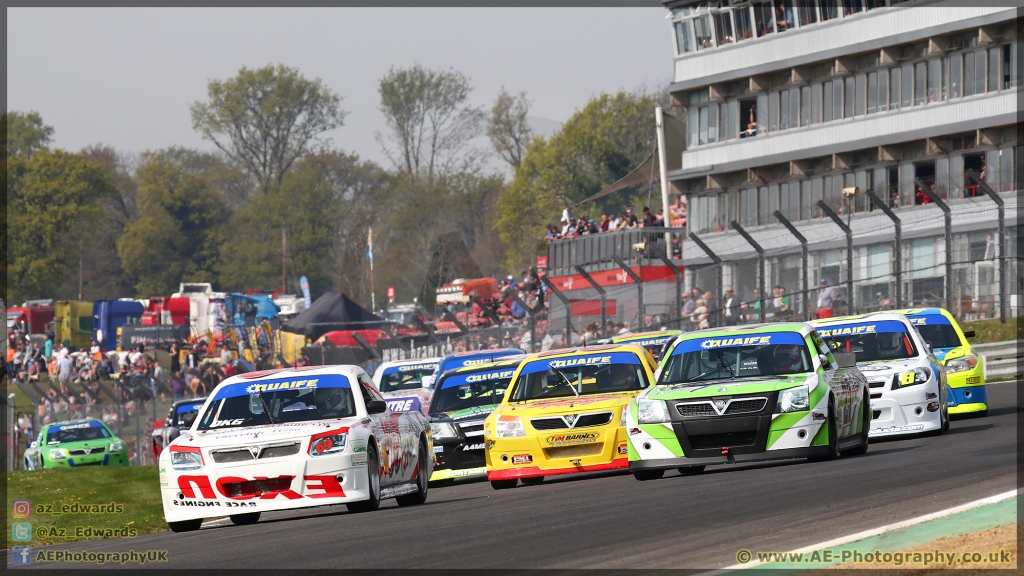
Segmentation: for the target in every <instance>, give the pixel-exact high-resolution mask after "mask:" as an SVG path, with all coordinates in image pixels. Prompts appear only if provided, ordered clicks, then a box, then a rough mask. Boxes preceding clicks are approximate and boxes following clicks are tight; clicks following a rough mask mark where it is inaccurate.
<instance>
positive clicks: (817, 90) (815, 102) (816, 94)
mask: <svg viewBox="0 0 1024 576" xmlns="http://www.w3.org/2000/svg"><path fill="white" fill-rule="evenodd" d="M821 93H822V86H821V84H820V83H819V84H815V85H813V86H811V123H813V124H818V123H819V122H821Z"/></svg>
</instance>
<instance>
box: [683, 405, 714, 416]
mask: <svg viewBox="0 0 1024 576" xmlns="http://www.w3.org/2000/svg"><path fill="white" fill-rule="evenodd" d="M676 412H679V415H680V416H684V417H689V416H717V413H716V412H715V409H714V408H713V407H712V406H711V403H709V402H701V403H699V404H676Z"/></svg>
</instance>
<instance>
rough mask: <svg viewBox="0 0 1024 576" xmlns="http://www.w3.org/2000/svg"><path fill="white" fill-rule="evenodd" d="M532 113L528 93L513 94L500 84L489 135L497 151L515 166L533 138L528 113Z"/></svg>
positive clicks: (492, 108) (517, 165) (503, 158)
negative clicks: (527, 119)
mask: <svg viewBox="0 0 1024 576" xmlns="http://www.w3.org/2000/svg"><path fill="white" fill-rule="evenodd" d="M529 113H530V101H529V100H527V99H526V92H525V91H524V92H520V93H519V94H518V95H517V96H512V95H511V94H509V93H508V92H507V91H505V87H504V86H502V87H501V92H499V93H498V98H497V99H495V101H494V106H493V107H491V118H490V121H489V122H488V123H487V136H488V137H489V138H490V139H491V145H492V146H494V151H495V152H497V153H498V155H499V156H501V159H502V160H504V161H505V162H508V163H509V165H510V166H512V169H513V170H514V169H517V168H519V165H520V164H522V163H523V155H524V154H526V145H527V144H529V143H530V140H532V139H533V130H532V129H531V128H530V124H529V122H527V121H526V115H527V114H529Z"/></svg>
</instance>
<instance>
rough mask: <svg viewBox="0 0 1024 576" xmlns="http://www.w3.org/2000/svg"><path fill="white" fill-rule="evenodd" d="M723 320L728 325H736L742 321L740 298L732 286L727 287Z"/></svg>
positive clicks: (723, 306)
mask: <svg viewBox="0 0 1024 576" xmlns="http://www.w3.org/2000/svg"><path fill="white" fill-rule="evenodd" d="M722 320H723V323H724V324H725V325H726V326H735V325H737V324H739V322H740V299H739V298H737V297H736V294H735V293H734V292H733V289H732V286H726V288H725V300H723V301H722Z"/></svg>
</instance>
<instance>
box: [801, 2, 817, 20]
mask: <svg viewBox="0 0 1024 576" xmlns="http://www.w3.org/2000/svg"><path fill="white" fill-rule="evenodd" d="M796 16H797V20H799V22H800V25H801V26H806V25H807V24H814V23H815V22H817V21H818V7H817V6H816V5H815V3H814V0H803V1H802V2H797V7H796Z"/></svg>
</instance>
